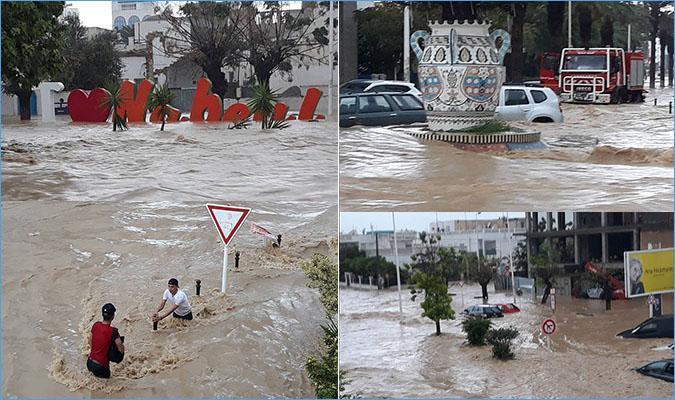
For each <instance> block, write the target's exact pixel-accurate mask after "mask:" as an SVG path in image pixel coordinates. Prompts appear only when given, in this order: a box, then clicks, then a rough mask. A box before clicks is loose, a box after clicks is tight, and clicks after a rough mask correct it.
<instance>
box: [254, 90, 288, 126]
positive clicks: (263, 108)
mask: <svg viewBox="0 0 675 400" xmlns="http://www.w3.org/2000/svg"><path fill="white" fill-rule="evenodd" d="M278 101H279V96H278V95H277V93H276V92H275V91H272V90H270V89H269V87H268V86H267V85H260V86H256V87H255V88H254V89H253V96H251V99H250V100H249V101H248V108H249V109H250V110H251V114H254V115H255V114H258V115H260V117H261V120H260V128H261V129H263V130H264V129H270V128H272V129H284V128H287V127H288V123H287V122H286V121H279V120H274V106H275V104H276V103H277V102H278Z"/></svg>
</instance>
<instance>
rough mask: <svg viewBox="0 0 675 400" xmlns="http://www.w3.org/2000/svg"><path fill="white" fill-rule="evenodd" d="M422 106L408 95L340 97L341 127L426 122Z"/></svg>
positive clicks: (359, 94)
mask: <svg viewBox="0 0 675 400" xmlns="http://www.w3.org/2000/svg"><path fill="white" fill-rule="evenodd" d="M426 120H427V115H426V112H425V111H424V104H422V102H421V101H420V100H419V99H418V98H417V97H415V95H412V94H408V93H358V94H351V95H344V96H340V126H341V127H343V128H346V127H350V126H354V125H368V126H384V125H402V124H412V123H415V122H426Z"/></svg>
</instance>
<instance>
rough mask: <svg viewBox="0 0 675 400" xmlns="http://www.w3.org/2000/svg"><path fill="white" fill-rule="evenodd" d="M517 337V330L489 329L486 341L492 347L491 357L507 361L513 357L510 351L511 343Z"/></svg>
mask: <svg viewBox="0 0 675 400" xmlns="http://www.w3.org/2000/svg"><path fill="white" fill-rule="evenodd" d="M516 337H518V330H516V329H515V328H512V327H509V328H499V329H491V330H490V331H489V332H488V334H487V336H486V340H487V342H488V343H489V344H491V345H492V357H494V358H497V359H500V360H509V359H512V358H513V357H514V354H513V352H512V351H511V341H512V340H513V339H515V338H516Z"/></svg>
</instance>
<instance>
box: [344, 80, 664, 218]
mask: <svg viewBox="0 0 675 400" xmlns="http://www.w3.org/2000/svg"><path fill="white" fill-rule="evenodd" d="M654 98H657V100H658V105H657V106H654V102H653V101H654ZM672 99H673V91H672V88H668V89H654V90H652V92H651V93H649V94H648V95H647V99H646V101H645V103H643V104H622V105H581V104H563V109H564V112H563V114H564V116H565V122H564V123H562V124H534V123H532V124H528V123H514V124H513V125H514V126H516V127H519V128H524V129H528V130H533V129H534V130H539V131H541V133H542V141H543V142H544V143H545V144H546V146H547V147H546V148H545V149H541V150H526V151H525V150H519V151H510V152H506V153H489V154H488V153H476V152H472V151H463V150H460V149H457V148H455V147H454V146H452V145H451V144H448V143H444V142H438V141H423V140H420V139H417V138H414V137H412V136H410V135H409V134H408V133H409V132H411V131H423V130H425V129H426V127H425V126H424V125H416V126H407V127H405V126H399V127H354V128H342V129H341V130H340V206H341V209H342V210H348V211H359V210H363V211H368V210H371V211H372V210H381V209H387V210H392V209H394V210H401V211H440V210H442V211H464V210H467V209H494V210H522V209H523V207H524V206H525V205H527V208H528V209H532V208H535V209H537V208H542V209H543V208H547V207H548V208H558V209H584V210H598V211H601V210H606V209H612V210H616V211H620V210H623V211H634V210H636V209H640V210H644V211H663V210H670V209H672V208H673V116H672V115H671V114H669V113H668V102H670V101H672Z"/></svg>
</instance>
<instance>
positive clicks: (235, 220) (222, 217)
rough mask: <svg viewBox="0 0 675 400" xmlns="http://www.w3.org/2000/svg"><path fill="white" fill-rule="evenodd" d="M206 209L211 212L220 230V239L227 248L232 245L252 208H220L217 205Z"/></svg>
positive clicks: (209, 205)
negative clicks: (231, 242)
mask: <svg viewBox="0 0 675 400" xmlns="http://www.w3.org/2000/svg"><path fill="white" fill-rule="evenodd" d="M206 208H207V209H208V210H209V214H211V219H213V223H214V224H215V225H216V229H218V233H219V234H220V238H221V239H223V243H224V244H225V246H227V245H228V244H229V243H230V240H232V238H233V237H234V235H235V234H236V233H237V231H238V230H239V227H241V225H242V224H243V223H244V220H245V219H246V217H248V214H249V213H250V212H251V209H250V208H243V207H232V206H219V205H216V204H207V205H206Z"/></svg>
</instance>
